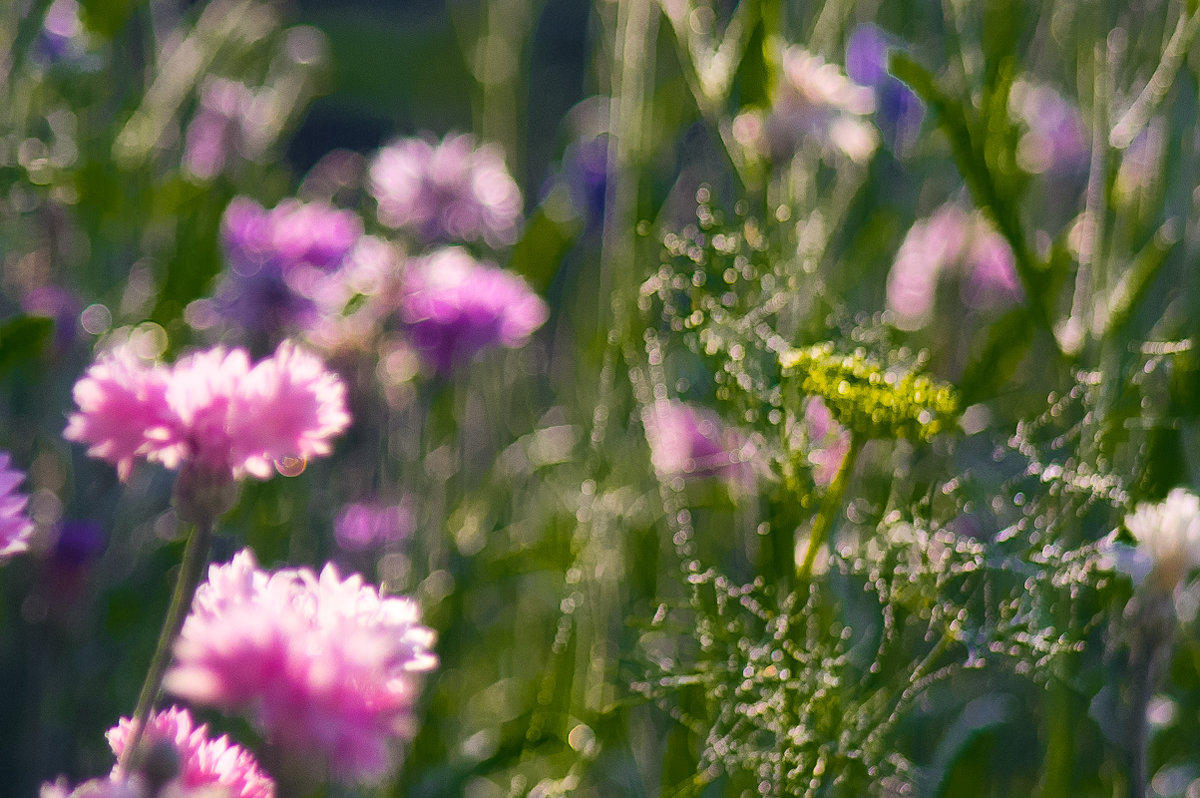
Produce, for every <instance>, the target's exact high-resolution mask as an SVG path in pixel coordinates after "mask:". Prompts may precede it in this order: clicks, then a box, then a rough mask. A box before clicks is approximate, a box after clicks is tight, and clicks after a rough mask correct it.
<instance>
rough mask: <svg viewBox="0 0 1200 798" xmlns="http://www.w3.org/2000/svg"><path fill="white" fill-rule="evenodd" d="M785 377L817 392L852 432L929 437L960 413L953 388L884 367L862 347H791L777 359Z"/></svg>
mask: <svg viewBox="0 0 1200 798" xmlns="http://www.w3.org/2000/svg"><path fill="white" fill-rule="evenodd" d="M779 360H780V365H781V366H782V367H783V374H784V376H785V377H790V378H795V379H798V380H799V388H800V390H801V391H803V392H804V393H806V394H809V395H812V396H820V397H821V398H822V399H824V400H825V404H826V406H827V407H828V408H829V411H830V412H831V413H832V414H833V417H834V418H835V419H836V420H837V421H838V422H839V423H840V424H842V425H843V426H844V427H846V428H847V429H849V430H850V431H851V432H852V433H853V434H854V435H855V436H857V437H859V438H860V439H863V440H866V439H869V438H897V439H899V438H907V439H909V440H917V441H929V440H930V439H932V438H933V437H934V436H935V435H937V434H938V433H939V432H941V431H943V430H944V429H946V428H947V425H949V424H951V423H952V421H953V419H954V417H955V415H956V414H957V412H958V397H957V396H956V395H955V393H954V389H953V388H951V387H950V386H949V385H946V384H944V383H939V382H936V381H935V380H933V379H930V378H929V377H927V376H924V375H916V374H912V373H897V372H895V371H890V370H886V369H884V368H883V367H881V366H880V365H879V364H878V363H876V362H874V361H872V360H871V359H869V358H868V357H867V355H866V352H864V351H863V350H862V349H859V350H856V351H855V352H854V353H852V354H848V355H846V354H839V353H837V352H835V351H834V348H833V344H831V343H823V344H817V345H815V346H810V347H806V348H804V349H793V350H790V351H787V352H784V353H782V354H781V355H780V357H779Z"/></svg>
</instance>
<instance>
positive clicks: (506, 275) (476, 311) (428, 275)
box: [399, 247, 550, 373]
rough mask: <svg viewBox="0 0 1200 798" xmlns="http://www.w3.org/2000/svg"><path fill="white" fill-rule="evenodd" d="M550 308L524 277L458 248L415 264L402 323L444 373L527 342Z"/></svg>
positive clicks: (402, 301) (404, 294) (405, 286)
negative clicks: (488, 353) (493, 349)
mask: <svg viewBox="0 0 1200 798" xmlns="http://www.w3.org/2000/svg"><path fill="white" fill-rule="evenodd" d="M549 312H550V311H549V308H548V307H547V306H546V303H545V302H543V301H542V299H541V297H539V296H538V295H537V294H535V293H534V292H533V291H532V290H531V289H530V288H529V286H528V285H527V284H526V283H525V281H524V280H522V279H521V278H520V277H518V276H517V275H515V274H512V273H511V272H507V271H504V270H503V269H499V268H497V267H495V266H492V265H491V264H487V263H480V262H479V261H476V260H475V259H474V258H472V257H471V256H470V255H469V254H468V253H467V252H466V251H465V250H462V249H459V248H457V247H451V248H448V249H443V250H439V251H437V252H434V253H433V254H431V255H429V256H428V257H425V258H423V259H420V260H417V261H415V262H413V263H411V264H410V265H409V267H408V270H407V271H406V272H405V274H404V277H403V281H402V284H401V288H400V298H399V314H400V321H401V323H402V324H403V325H404V327H405V329H406V330H407V331H408V334H409V336H410V337H411V339H412V341H413V345H414V346H415V347H416V348H417V349H418V350H419V351H420V352H421V353H422V355H423V356H424V357H425V358H426V360H427V361H428V362H429V363H430V364H431V365H432V366H433V367H434V368H435V369H437V370H438V371H440V372H443V373H445V372H449V371H451V370H452V369H453V368H454V367H455V366H457V365H460V364H462V363H465V362H468V361H469V360H470V359H471V358H473V357H474V356H475V355H476V354H478V353H479V352H481V351H482V350H484V349H488V348H491V347H495V346H505V347H509V348H515V347H519V346H522V345H524V343H525V342H526V340H528V338H529V336H530V335H531V334H532V333H533V331H534V330H536V329H537V328H538V327H540V326H542V324H543V323H545V321H546V319H547V317H548V316H549Z"/></svg>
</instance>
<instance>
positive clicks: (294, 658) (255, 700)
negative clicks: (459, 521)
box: [164, 549, 437, 781]
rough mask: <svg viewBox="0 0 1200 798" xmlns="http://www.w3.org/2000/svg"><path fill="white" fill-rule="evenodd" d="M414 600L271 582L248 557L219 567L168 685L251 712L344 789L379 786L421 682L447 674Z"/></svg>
mask: <svg viewBox="0 0 1200 798" xmlns="http://www.w3.org/2000/svg"><path fill="white" fill-rule="evenodd" d="M419 621H420V612H419V609H418V608H417V605H416V603H415V602H413V601H412V600H411V599H407V598H400V597H389V596H383V595H381V594H380V593H379V591H378V590H377V589H376V588H374V587H371V586H368V585H366V584H364V582H363V580H362V578H361V577H359V576H351V577H348V578H346V579H342V578H341V576H340V575H339V574H338V571H337V568H336V567H335V566H333V565H332V564H330V565H326V566H325V568H324V570H322V571H321V574H320V576H318V575H317V574H315V573H313V571H311V570H309V569H307V568H285V569H282V570H279V571H275V572H274V573H267V572H265V571H263V570H260V569H259V568H258V565H257V563H256V562H255V559H254V555H253V553H252V552H251V551H250V550H249V549H246V550H243V551H242V552H240V553H239V554H238V555H237V556H235V557H234V559H233V561H232V562H230V563H228V564H226V565H214V566H212V567H211V568H210V569H209V577H208V581H207V582H206V583H205V584H203V585H201V586H200V589H199V590H198V591H197V592H196V598H195V600H194V601H193V602H192V611H191V614H190V615H189V616H188V618H187V621H186V622H185V623H184V626H183V632H182V633H181V635H180V637H179V640H178V641H177V642H176V644H175V662H174V665H173V666H172V668H171V670H170V671H168V673H167V676H166V680H165V681H164V687H165V688H166V689H167V690H168V691H169V692H171V693H173V694H175V695H178V696H180V697H182V698H185V699H187V700H188V701H192V702H195V703H199V704H206V705H211V706H216V707H219V708H221V709H224V710H227V711H232V712H245V713H247V714H249V715H250V716H251V717H252V718H253V720H254V721H255V722H256V723H257V725H258V726H259V727H260V728H261V729H262V730H263V732H264V733H265V734H266V735H267V737H268V738H269V739H270V740H271V742H273V743H274V744H276V745H279V746H281V747H283V748H284V749H286V750H288V751H290V752H292V753H293V755H295V756H298V757H305V758H308V759H310V760H311V759H312V758H314V757H316V758H319V759H320V760H322V761H323V762H324V763H325V765H326V766H327V767H328V769H329V770H330V772H331V773H332V774H333V775H335V776H337V777H339V778H342V779H345V780H358V781H372V780H373V781H378V780H381V779H383V778H384V777H385V776H386V775H387V773H388V772H389V770H390V769H391V768H392V766H393V764H394V759H395V755H394V752H393V750H392V744H393V742H395V741H396V740H399V739H404V738H407V737H410V736H411V735H412V732H413V728H412V727H413V717H412V710H413V704H414V702H415V700H416V693H417V677H416V675H417V674H418V673H421V672H424V671H429V670H431V669H433V668H434V666H435V665H436V664H437V660H436V658H435V657H434V655H433V654H432V653H430V651H429V649H430V646H432V644H433V632H431V631H430V630H429V629H426V628H425V627H423V626H421V625H420V623H419Z"/></svg>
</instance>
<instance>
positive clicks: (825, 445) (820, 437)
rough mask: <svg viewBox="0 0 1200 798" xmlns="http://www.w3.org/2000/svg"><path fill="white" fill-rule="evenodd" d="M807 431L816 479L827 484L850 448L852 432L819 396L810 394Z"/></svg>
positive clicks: (805, 428) (805, 420)
mask: <svg viewBox="0 0 1200 798" xmlns="http://www.w3.org/2000/svg"><path fill="white" fill-rule="evenodd" d="M804 432H805V437H806V438H807V445H808V450H809V451H808V461H809V463H811V464H812V467H813V481H814V482H815V483H817V484H818V485H820V486H822V487H828V486H829V483H831V482H833V478H834V476H836V475H837V472H838V468H840V467H841V465H842V461H843V460H844V459H846V452H848V451H850V433H849V432H847V431H846V429H845V428H844V427H843V426H842V425H841V424H839V423H837V422H836V421H835V420H834V418H833V414H832V413H830V412H829V408H828V407H826V406H825V402H824V401H823V400H822V399H821V397H819V396H814V397H811V398H810V399H809V400H808V401H807V402H806V403H805V405H804Z"/></svg>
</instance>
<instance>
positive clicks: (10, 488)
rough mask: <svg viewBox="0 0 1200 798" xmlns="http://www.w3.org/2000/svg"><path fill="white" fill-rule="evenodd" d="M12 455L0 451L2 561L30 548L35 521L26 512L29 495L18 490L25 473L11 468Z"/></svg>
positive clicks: (0, 548) (0, 540)
mask: <svg viewBox="0 0 1200 798" xmlns="http://www.w3.org/2000/svg"><path fill="white" fill-rule="evenodd" d="M11 461H12V455H10V454H9V453H8V452H0V563H2V562H4V560H5V559H6V558H8V557H10V556H12V555H13V554H19V553H21V552H23V551H25V550H26V549H28V548H29V536H30V535H32V534H33V521H31V520H29V516H28V515H26V513H25V505H26V504H27V503H28V502H29V497H28V496H26V495H24V494H22V493H18V492H17V486H18V485H20V484H21V482H22V481H24V479H25V473H24V472H23V471H18V470H17V469H15V468H9V463H10V462H11Z"/></svg>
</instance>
